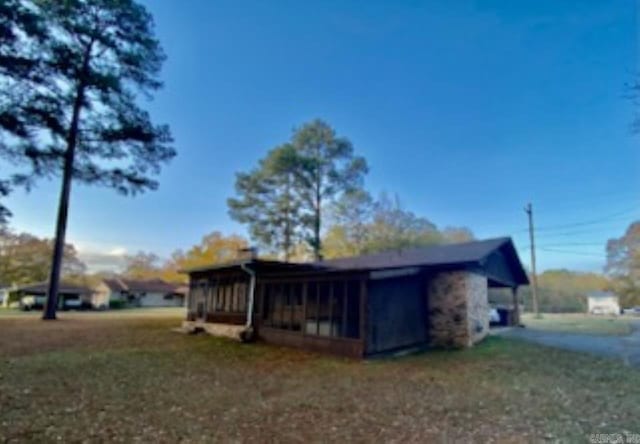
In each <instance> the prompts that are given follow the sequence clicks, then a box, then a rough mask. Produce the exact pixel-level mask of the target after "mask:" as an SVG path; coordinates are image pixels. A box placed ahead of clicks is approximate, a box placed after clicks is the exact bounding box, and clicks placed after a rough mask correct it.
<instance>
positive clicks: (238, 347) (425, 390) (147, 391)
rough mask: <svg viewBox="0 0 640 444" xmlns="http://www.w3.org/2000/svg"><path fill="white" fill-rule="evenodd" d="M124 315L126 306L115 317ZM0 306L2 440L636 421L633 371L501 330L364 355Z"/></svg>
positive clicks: (511, 433)
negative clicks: (423, 348)
mask: <svg viewBox="0 0 640 444" xmlns="http://www.w3.org/2000/svg"><path fill="white" fill-rule="evenodd" d="M120 313H122V316H121V315H120ZM138 313H139V315H136V312H135V311H129V312H126V313H124V312H112V313H108V314H107V313H95V314H94V313H77V314H75V313H63V314H61V316H60V318H61V319H60V320H59V321H55V322H42V321H40V320H39V319H38V318H37V315H33V316H25V315H20V316H2V317H0V438H2V439H0V441H16V442H17V441H20V442H22V441H32V442H50V441H54V440H63V441H65V442H66V441H89V442H93V441H118V442H130V441H134V440H141V441H144V442H202V441H248V440H254V441H258V442H283V441H284V442H291V441H292V442H304V441H314V442H318V441H323V442H326V441H343V440H352V441H359V442H381V441H382V442H387V441H397V442H406V441H411V442H416V441H421V442H426V441H429V440H434V439H438V442H449V441H463V442H468V441H470V440H474V441H477V442H491V441H499V442H522V441H523V440H527V441H539V440H542V439H550V440H562V441H565V440H570V441H573V440H579V441H585V439H586V437H588V435H589V434H591V433H606V432H608V433H613V432H616V433H622V432H623V431H630V432H635V433H640V419H639V418H640V402H638V400H639V399H640V371H637V370H634V369H630V368H628V367H625V366H623V365H622V364H618V363H616V362H613V361H606V360H600V359H597V358H592V357H589V356H583V355H580V354H575V353H570V352H564V351H560V350H555V349H550V348H543V347H539V346H535V345H531V344H527V343H523V342H518V341H515V340H509V339H506V338H498V337H492V338H490V339H488V340H486V341H484V342H483V343H482V344H481V345H479V346H477V347H475V348H473V349H469V350H465V351H454V352H445V351H434V352H428V353H424V354H421V355H417V356H412V357H404V358H398V359H387V360H375V361H369V362H359V361H350V360H346V359H337V358H331V357H325V356H319V355H315V354H311V353H305V352H300V351H295V350H290V349H285V348H278V347H272V346H267V345H262V344H251V345H246V344H238V343H234V342H231V341H227V340H223V339H216V338H212V337H209V336H204V335H202V336H201V335H198V336H188V335H182V334H179V333H174V332H171V331H170V329H171V328H172V327H175V326H177V325H178V322H179V320H180V318H179V316H177V315H176V314H175V313H172V312H171V311H162V310H160V311H157V310H156V311H146V310H143V311H140V312H138Z"/></svg>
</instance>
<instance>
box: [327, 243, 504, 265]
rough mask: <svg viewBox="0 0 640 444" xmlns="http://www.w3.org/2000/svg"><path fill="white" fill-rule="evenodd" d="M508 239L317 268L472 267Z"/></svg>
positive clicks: (390, 254)
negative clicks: (470, 265)
mask: <svg viewBox="0 0 640 444" xmlns="http://www.w3.org/2000/svg"><path fill="white" fill-rule="evenodd" d="M510 242H511V239H510V238H508V237H501V238H496V239H488V240H482V241H472V242H464V243H459V244H445V245H430V246H428V247H419V248H410V249H403V250H392V251H385V252H383V253H376V254H367V255H363V256H354V257H346V258H340V259H329V260H325V261H322V262H316V264H317V265H321V266H325V267H329V268H338V269H352V270H353V269H375V268H393V267H409V266H417V265H420V266H436V265H437V266H443V265H459V264H466V263H475V262H479V261H481V260H482V259H483V258H485V257H486V256H487V255H489V254H490V253H491V252H493V251H494V250H496V249H498V248H500V247H501V246H503V245H504V244H506V243H510Z"/></svg>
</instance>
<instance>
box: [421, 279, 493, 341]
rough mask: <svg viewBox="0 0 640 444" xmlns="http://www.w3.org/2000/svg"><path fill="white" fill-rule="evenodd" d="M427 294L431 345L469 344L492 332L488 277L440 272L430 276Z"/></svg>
mask: <svg viewBox="0 0 640 444" xmlns="http://www.w3.org/2000/svg"><path fill="white" fill-rule="evenodd" d="M427 295H428V296H427V297H428V300H427V304H428V310H429V335H430V338H431V345H433V346H437V347H469V346H471V345H473V344H474V343H476V342H478V341H479V340H481V339H482V338H484V337H485V336H486V335H487V333H488V332H489V311H488V310H489V304H488V298H487V278H486V277H484V276H480V275H478V274H475V273H471V272H466V271H453V272H446V273H439V274H437V275H436V276H434V277H433V278H431V279H430V280H429V283H428V289H427Z"/></svg>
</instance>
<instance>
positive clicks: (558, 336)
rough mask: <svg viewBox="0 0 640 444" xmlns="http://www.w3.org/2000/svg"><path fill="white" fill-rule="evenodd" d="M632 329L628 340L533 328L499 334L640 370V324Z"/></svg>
mask: <svg viewBox="0 0 640 444" xmlns="http://www.w3.org/2000/svg"><path fill="white" fill-rule="evenodd" d="M631 326H632V329H633V331H632V333H631V334H630V335H628V336H605V335H591V334H579V333H562V332H553V331H545V330H535V329H531V328H513V329H510V330H507V331H504V332H501V333H500V334H501V335H504V336H506V337H512V338H520V339H524V340H526V341H531V342H536V343H538V344H542V345H548V346H550V347H557V348H563V349H566V350H573V351H578V352H584V353H590V354H593V355H597V356H604V357H609V358H617V359H621V360H622V361H624V362H625V363H626V364H629V365H633V366H636V367H640V321H634V322H633V323H632V324H631Z"/></svg>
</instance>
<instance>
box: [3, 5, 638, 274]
mask: <svg viewBox="0 0 640 444" xmlns="http://www.w3.org/2000/svg"><path fill="white" fill-rule="evenodd" d="M146 4H147V6H148V8H149V9H150V11H151V12H152V13H153V14H154V16H155V20H156V25H157V34H158V37H159V39H160V41H161V43H162V45H163V47H164V49H165V51H166V53H167V55H168V60H167V62H166V64H165V66H164V69H163V73H162V79H163V80H164V82H165V88H164V89H163V90H162V91H160V92H159V93H158V94H157V95H156V98H155V100H153V101H152V102H149V103H145V106H147V107H148V109H149V110H150V111H151V113H152V115H153V116H154V118H155V119H156V120H157V121H158V122H167V123H169V124H170V126H171V128H172V130H173V134H174V137H175V140H176V143H175V145H176V148H177V150H178V152H179V155H178V157H177V158H176V159H175V160H174V161H173V162H172V163H171V164H170V165H169V166H168V167H166V168H165V169H164V171H163V173H162V175H161V176H160V183H161V184H160V189H159V191H157V192H154V193H149V194H146V195H143V196H139V197H136V198H124V197H121V196H118V195H116V194H115V193H113V192H111V191H109V190H105V189H98V188H87V187H83V186H75V188H74V190H73V194H72V203H71V216H70V221H69V231H68V237H69V240H70V241H72V242H75V243H76V244H77V245H78V246H79V247H80V249H81V251H82V252H83V254H84V255H85V257H86V258H87V259H89V260H92V261H97V260H98V258H100V257H101V255H104V254H111V256H109V257H107V258H102V259H104V260H105V261H106V262H108V261H110V260H115V259H116V257H117V256H118V255H119V254H121V253H123V252H125V251H126V252H135V251H137V250H141V249H142V250H152V251H155V252H157V253H158V254H160V255H161V256H168V255H169V253H170V252H171V251H172V250H174V249H176V248H186V247H189V246H190V245H192V244H194V243H196V242H198V241H199V239H200V238H201V237H202V235H203V234H205V233H207V232H210V231H212V230H221V231H223V232H226V233H231V232H241V233H244V232H245V230H244V228H243V227H242V226H239V225H237V224H236V223H234V222H233V221H231V220H230V218H229V217H228V215H227V209H226V199H227V197H229V196H230V195H231V194H232V192H233V182H234V173H235V172H236V171H239V170H245V169H248V168H249V167H251V166H253V165H254V163H255V162H256V161H257V159H258V158H260V157H261V156H263V155H264V153H265V152H266V151H267V150H268V149H270V148H271V147H273V146H274V145H276V144H278V143H281V142H283V141H285V140H286V139H287V138H288V137H289V136H290V134H291V130H292V128H293V127H295V126H297V125H300V124H301V123H303V122H305V121H307V120H310V119H312V118H315V117H321V118H323V119H325V120H327V121H328V122H329V123H330V124H331V125H333V126H334V127H335V129H336V130H337V131H338V133H339V134H341V135H344V136H347V137H349V138H350V139H351V141H352V142H353V144H354V146H355V149H356V151H357V152H358V153H359V154H361V155H364V156H365V157H366V158H367V159H368V161H369V164H370V168H371V172H370V174H369V176H368V177H367V180H366V185H367V187H368V188H369V189H370V190H371V191H372V192H373V193H374V194H377V193H379V192H381V191H387V192H390V193H398V194H399V196H400V198H401V200H402V202H403V203H404V205H405V206H406V208H408V209H411V210H413V211H414V212H416V213H418V214H420V215H423V216H426V217H428V218H429V219H431V220H432V221H433V222H435V223H436V224H437V225H438V226H447V225H466V226H469V227H470V228H471V229H472V230H473V231H474V233H475V234H476V236H478V237H480V238H484V237H491V236H502V235H511V236H513V237H514V239H515V241H516V245H517V246H518V247H519V249H520V254H521V258H522V259H523V262H525V263H526V264H528V262H529V257H528V254H529V251H528V250H527V249H526V246H527V243H528V240H527V237H526V236H527V234H526V230H525V228H526V215H525V213H524V211H523V207H524V205H525V204H526V203H527V202H528V201H531V202H533V205H534V210H535V218H536V224H537V225H538V226H540V228H541V230H540V232H539V236H538V243H539V245H540V246H541V250H540V251H538V257H539V267H540V268H541V269H548V268H558V267H565V268H573V269H580V270H599V269H601V267H602V265H603V264H604V257H603V255H604V243H605V241H606V239H608V238H610V237H614V236H619V235H621V234H622V232H623V231H624V229H625V228H626V226H627V225H628V224H629V223H630V222H631V221H632V220H634V219H637V218H640V205H639V204H640V202H639V200H640V195H639V192H640V187H639V185H640V183H639V177H640V175H639V174H638V172H639V171H638V165H639V163H638V161H639V160H640V158H639V157H640V149H639V148H640V147H639V146H638V143H639V142H640V136H632V135H631V133H630V131H629V124H630V121H631V119H632V116H633V109H632V106H631V103H630V102H629V101H628V100H626V99H625V98H624V95H625V88H624V85H625V83H627V82H629V81H631V80H632V78H633V72H634V71H637V70H638V68H639V66H638V65H639V64H638V57H637V55H638V33H637V30H636V28H637V24H636V20H637V15H638V12H637V11H636V7H635V4H636V2H634V1H631V0H613V1H606V2H603V1H586V0H585V1H581V2H574V1H570V0H564V1H562V0H549V1H547V0H523V1H518V2H514V1H511V0H502V1H464V0H460V1H455V2H451V1H444V0H442V1H394V2H391V1H385V2H381V1H367V2H358V1H344V0H343V1H323V2H312V1H309V2H302V3H301V2H293V1H269V2H265V1H258V0H251V1H249V0H247V1H237V0H230V1H218V0H190V1H189V2H177V1H174V0H153V1H151V0H148V1H147V2H146ZM186 6H188V7H186ZM58 192H59V184H58V182H57V181H53V182H42V183H41V184H40V186H39V187H38V188H37V189H35V190H33V191H32V192H31V193H29V194H24V193H21V192H18V193H16V194H14V195H13V196H12V197H11V198H10V199H9V200H8V205H9V206H10V208H11V209H12V210H13V212H14V214H15V216H14V219H13V226H14V228H16V229H20V230H27V231H31V232H34V233H37V234H39V235H43V236H45V235H46V236H51V235H52V234H53V231H54V220H55V210H56V208H55V205H56V202H57V196H58ZM574 224H578V225H574ZM543 249H544V250H543ZM551 249H555V250H561V251H562V252H560V251H548V250H551ZM106 262H105V263H106Z"/></svg>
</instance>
